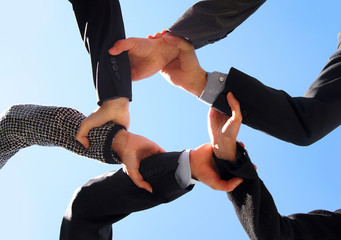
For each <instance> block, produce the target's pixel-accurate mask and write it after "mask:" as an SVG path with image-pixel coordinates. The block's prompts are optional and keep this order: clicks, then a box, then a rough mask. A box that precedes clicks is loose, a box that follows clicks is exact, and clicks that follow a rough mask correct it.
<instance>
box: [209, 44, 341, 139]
mask: <svg viewBox="0 0 341 240" xmlns="http://www.w3.org/2000/svg"><path fill="white" fill-rule="evenodd" d="M229 91H231V92H232V93H233V94H234V95H235V97H236V98H237V99H238V101H239V102H240V105H241V110H242V115H243V123H244V124H246V125H248V126H250V127H252V128H254V129H257V130H261V131H263V132H266V133H268V134H270V135H272V136H274V137H276V138H279V139H282V140H284V141H288V142H291V143H294V144H297V145H309V144H312V143H314V142H316V141H318V140H319V139H320V138H322V137H323V136H325V135H327V134H328V133H329V132H331V131H332V130H334V129H335V128H337V127H338V126H339V125H340V124H341V111H340V109H341V94H340V92H341V50H339V51H337V52H336V53H335V54H334V55H333V56H331V58H330V59H329V61H328V63H327V65H326V66H325V67H324V68H323V70H322V71H321V73H320V75H319V76H318V78H317V79H316V80H315V81H314V82H313V84H312V85H311V86H310V88H309V89H308V90H307V92H306V93H305V95H304V97H291V96H290V95H289V94H287V93H286V92H284V91H281V90H276V89H273V88H270V87H268V86H265V85H264V84H262V83H261V82H260V81H258V80H257V79H255V78H253V77H251V76H248V75H247V74H245V73H243V72H241V71H239V70H237V69H235V68H231V70H230V72H229V74H228V76H227V80H226V85H225V90H224V91H223V92H222V93H221V94H220V95H219V96H218V98H217V99H216V101H215V102H214V103H213V107H214V108H216V109H218V110H219V111H221V112H224V113H227V114H230V108H229V106H228V104H227V100H226V94H227V93H228V92H229Z"/></svg>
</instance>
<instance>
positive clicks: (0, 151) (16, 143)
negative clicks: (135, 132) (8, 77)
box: [0, 104, 122, 165]
mask: <svg viewBox="0 0 341 240" xmlns="http://www.w3.org/2000/svg"><path fill="white" fill-rule="evenodd" d="M84 118H85V116H84V115H83V114H82V113H80V112H78V111H77V110H74V109H71V108H65V107H54V106H39V105H29V104H26V105H14V106H12V107H11V108H9V109H8V110H7V111H6V112H4V113H3V114H2V116H1V119H0V139H1V143H0V159H1V163H2V165H4V164H5V163H6V161H7V160H8V159H9V158H11V157H12V156H13V155H14V154H15V153H17V152H18V151H19V150H20V149H22V148H25V147H29V146H32V145H41V146H58V147H63V148H66V149H67V150H69V151H72V152H74V153H76V154H79V155H82V156H85V157H88V158H92V159H96V160H99V161H101V162H106V163H120V160H119V158H117V157H115V154H114V152H113V151H112V150H111V147H112V146H111V145H112V140H113V138H114V136H115V135H116V133H117V132H118V131H119V130H120V129H122V127H121V126H119V125H115V124H113V123H107V124H105V125H103V126H102V127H99V128H95V129H92V130H91V131H90V132H89V140H90V142H91V143H92V145H91V147H90V148H89V149H85V148H83V147H82V145H81V144H80V143H79V142H77V141H76V139H75V136H76V133H77V131H78V128H79V126H80V124H81V122H82V120H83V119H84Z"/></svg>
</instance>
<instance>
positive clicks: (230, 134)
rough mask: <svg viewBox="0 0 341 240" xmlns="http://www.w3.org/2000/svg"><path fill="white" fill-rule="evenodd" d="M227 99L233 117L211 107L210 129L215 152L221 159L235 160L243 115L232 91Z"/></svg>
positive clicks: (209, 116)
mask: <svg viewBox="0 0 341 240" xmlns="http://www.w3.org/2000/svg"><path fill="white" fill-rule="evenodd" d="M227 101H228V104H229V105H230V107H231V110H232V117H228V116H226V115H224V114H222V113H220V112H218V111H217V110H215V109H213V108H211V109H210V111H209V114H208V129H209V135H210V138H211V144H212V147H213V151H214V154H215V155H216V156H217V157H218V158H220V159H225V160H230V161H235V160H236V151H237V146H236V139H237V136H238V132H239V128H240V125H241V122H242V115H241V112H240V106H239V102H238V101H237V99H236V98H235V97H234V96H233V94H232V93H231V92H229V93H228V94H227Z"/></svg>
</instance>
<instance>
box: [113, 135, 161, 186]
mask: <svg viewBox="0 0 341 240" xmlns="http://www.w3.org/2000/svg"><path fill="white" fill-rule="evenodd" d="M112 149H113V151H115V152H116V153H117V154H118V155H119V157H120V158H121V160H122V163H123V165H124V168H125V170H126V172H127V174H128V176H129V177H130V178H131V180H132V181H133V182H134V183H135V184H136V185H137V186H138V187H140V188H143V189H146V190H147V191H148V192H152V191H153V189H152V187H151V185H150V184H149V183H148V182H146V181H144V180H143V178H142V175H141V174H140V172H139V166H140V162H141V160H143V159H145V158H147V157H149V156H151V155H154V154H158V153H163V152H165V150H163V149H162V148H161V147H159V146H158V145H157V144H156V143H154V142H152V141H150V140H149V139H147V138H145V137H142V136H140V135H136V134H133V133H130V132H127V131H125V130H121V131H119V132H118V133H117V134H116V136H115V138H114V141H113V144H112Z"/></svg>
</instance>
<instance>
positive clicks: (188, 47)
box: [163, 32, 193, 51]
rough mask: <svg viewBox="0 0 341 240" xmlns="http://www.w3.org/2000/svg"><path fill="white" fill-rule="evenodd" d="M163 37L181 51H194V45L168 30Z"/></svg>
mask: <svg viewBox="0 0 341 240" xmlns="http://www.w3.org/2000/svg"><path fill="white" fill-rule="evenodd" d="M163 39H164V40H165V41H166V42H167V43H168V44H171V45H176V46H177V48H179V49H180V50H181V51H193V45H192V44H190V43H189V42H187V41H186V40H184V39H182V38H180V37H178V36H175V35H173V34H171V33H169V32H166V33H165V34H164V35H163Z"/></svg>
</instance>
